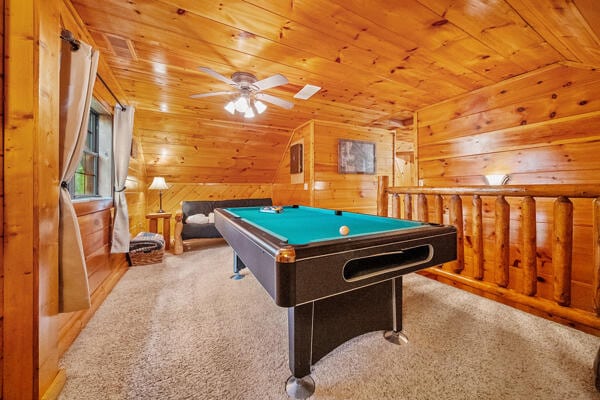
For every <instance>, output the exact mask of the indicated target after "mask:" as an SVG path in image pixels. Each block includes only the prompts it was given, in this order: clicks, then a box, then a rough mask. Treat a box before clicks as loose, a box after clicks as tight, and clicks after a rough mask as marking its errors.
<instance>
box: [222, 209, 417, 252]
mask: <svg viewBox="0 0 600 400" xmlns="http://www.w3.org/2000/svg"><path fill="white" fill-rule="evenodd" d="M261 208H262V207H239V208H226V210H227V211H229V212H230V213H232V214H234V215H236V216H238V217H240V218H242V219H243V220H244V221H246V222H248V223H249V224H251V225H254V226H255V227H257V228H259V229H262V230H264V231H267V232H268V233H270V234H272V235H273V236H276V237H278V238H279V239H281V240H283V241H286V240H287V242H288V243H289V244H293V245H302V244H308V243H314V242H318V241H324V240H333V239H340V238H351V237H357V236H361V235H371V234H378V233H384V232H390V231H396V230H402V229H410V228H415V227H419V226H422V225H424V224H423V223H422V222H418V221H408V220H402V219H396V218H386V217H379V216H375V215H368V214H358V213H352V212H346V211H343V212H342V215H336V214H335V210H329V209H324V208H314V207H305V206H298V207H297V208H294V207H291V206H286V207H284V208H283V210H282V211H281V212H280V213H267V212H262V211H260V210H261ZM344 225H345V226H347V227H348V228H349V229H350V232H349V234H348V235H345V236H344V235H342V234H341V233H340V232H339V230H340V227H341V226H344Z"/></svg>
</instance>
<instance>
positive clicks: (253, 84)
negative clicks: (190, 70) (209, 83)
mask: <svg viewBox="0 0 600 400" xmlns="http://www.w3.org/2000/svg"><path fill="white" fill-rule="evenodd" d="M198 69H199V70H200V71H202V72H204V73H206V74H208V75H210V76H212V77H213V78H216V79H218V80H220V81H222V82H225V83H227V84H228V85H230V86H232V87H233V88H234V89H235V90H229V91H220V92H208V93H198V94H193V95H191V96H190V97H191V98H193V99H199V98H202V97H210V96H221V95H232V94H237V95H238V96H237V97H236V98H235V99H234V100H231V101H229V102H228V103H227V104H226V105H225V109H226V110H227V111H228V112H229V113H231V114H235V112H236V111H237V112H239V113H242V114H244V117H246V118H253V117H254V116H255V115H256V113H258V114H262V113H263V112H264V111H265V110H266V109H267V106H266V105H265V104H264V103H263V101H265V102H267V103H271V104H274V105H276V106H278V107H282V108H285V109H286V110H289V109H291V108H292V107H294V103H291V102H289V101H287V100H283V99H280V98H279V97H275V96H271V95H270V94H267V93H263V90H266V89H271V88H274V87H276V86H281V85H285V84H286V83H288V80H287V78H286V77H285V76H283V75H281V74H275V75H273V76H270V77H268V78H265V79H262V80H260V81H259V80H257V79H256V76H254V75H253V74H251V73H249V72H234V73H233V75H231V79H229V78H227V77H225V76H223V75H221V74H219V73H218V72H215V71H213V70H212V69H210V68H207V67H198Z"/></svg>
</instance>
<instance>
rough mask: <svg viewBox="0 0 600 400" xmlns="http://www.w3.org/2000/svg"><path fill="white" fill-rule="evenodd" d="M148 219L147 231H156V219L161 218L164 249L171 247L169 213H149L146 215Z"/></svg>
mask: <svg viewBox="0 0 600 400" xmlns="http://www.w3.org/2000/svg"><path fill="white" fill-rule="evenodd" d="M146 219H148V225H149V227H148V228H149V232H152V233H158V220H159V219H162V220H163V225H162V230H163V231H162V235H163V236H164V238H165V250H169V249H170V248H171V214H170V213H151V214H147V215H146Z"/></svg>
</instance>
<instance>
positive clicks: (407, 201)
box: [404, 193, 412, 219]
mask: <svg viewBox="0 0 600 400" xmlns="http://www.w3.org/2000/svg"><path fill="white" fill-rule="evenodd" d="M404 219H412V196H411V194H410V193H406V194H405V195H404Z"/></svg>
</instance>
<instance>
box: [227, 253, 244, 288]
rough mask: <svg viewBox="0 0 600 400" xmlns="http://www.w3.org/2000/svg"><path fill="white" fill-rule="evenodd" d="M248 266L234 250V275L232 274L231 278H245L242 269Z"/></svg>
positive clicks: (237, 279)
mask: <svg viewBox="0 0 600 400" xmlns="http://www.w3.org/2000/svg"><path fill="white" fill-rule="evenodd" d="M244 268H246V266H245V265H244V263H243V262H242V260H240V258H239V257H238V255H237V253H236V252H235V251H234V252H233V275H231V276H230V278H231V279H234V280H236V281H239V280H240V279H244V276H245V275H243V274H241V273H240V271H241V270H242V269H244Z"/></svg>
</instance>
